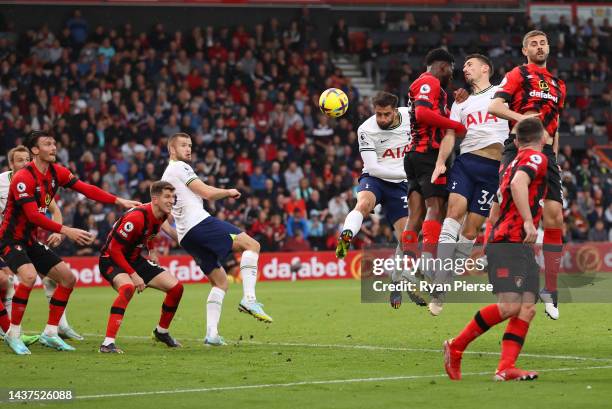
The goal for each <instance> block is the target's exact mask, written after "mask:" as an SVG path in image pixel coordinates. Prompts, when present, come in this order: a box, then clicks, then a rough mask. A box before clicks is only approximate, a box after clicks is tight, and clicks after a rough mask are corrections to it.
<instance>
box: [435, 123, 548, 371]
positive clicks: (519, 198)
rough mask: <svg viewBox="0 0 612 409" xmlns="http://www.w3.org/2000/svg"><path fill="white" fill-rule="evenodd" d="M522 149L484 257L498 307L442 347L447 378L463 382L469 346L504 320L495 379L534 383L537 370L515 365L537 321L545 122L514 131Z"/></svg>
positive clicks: (506, 180) (506, 177)
mask: <svg viewBox="0 0 612 409" xmlns="http://www.w3.org/2000/svg"><path fill="white" fill-rule="evenodd" d="M516 135H517V136H516V138H515V141H513V143H516V141H518V150H517V155H516V157H515V159H514V160H513V161H512V162H510V164H509V165H508V166H507V167H506V169H505V171H504V173H503V175H502V180H501V183H500V186H499V193H498V195H499V198H498V200H499V206H500V217H499V218H498V220H497V222H496V224H495V226H493V228H492V231H491V236H490V237H489V243H488V245H487V247H486V254H487V258H488V262H489V281H490V283H491V284H492V285H493V292H494V293H495V294H496V295H497V303H496V304H491V305H488V306H486V307H484V308H482V309H481V310H480V311H478V312H477V313H476V315H475V316H474V318H473V319H472V320H471V321H470V322H469V323H468V325H467V326H466V327H465V328H464V329H463V331H461V333H460V334H459V335H458V336H457V337H455V338H454V339H450V340H447V341H445V342H444V367H445V369H446V373H447V374H448V376H449V378H451V379H453V380H459V379H461V357H462V355H463V351H465V349H466V348H467V346H468V345H469V344H470V343H471V342H472V341H473V340H475V339H476V338H477V337H479V336H480V335H482V334H483V333H485V332H486V331H487V330H488V329H489V328H491V327H492V326H494V325H497V324H499V323H501V322H503V321H505V320H509V321H508V326H507V327H506V331H505V333H504V335H503V337H502V342H501V358H500V361H499V365H498V366H497V371H496V373H495V377H494V379H495V380H498V381H508V380H512V379H517V380H532V379H536V378H537V377H538V373H537V372H534V371H525V370H522V369H519V368H517V367H516V366H515V363H516V360H517V358H518V355H519V353H520V352H521V348H522V346H523V343H524V342H525V338H526V337H527V332H528V330H529V324H530V323H531V321H532V320H533V317H534V316H535V313H536V310H535V302H536V298H537V296H538V288H539V283H540V281H539V271H540V267H539V266H538V264H537V262H536V260H535V253H534V251H533V248H532V247H531V244H533V243H535V240H536V237H537V230H536V226H537V225H538V223H539V221H540V218H541V216H542V207H541V205H540V201H541V200H542V199H543V198H544V197H545V195H546V190H547V182H546V174H547V166H548V158H547V157H546V155H545V154H543V153H542V147H543V146H544V144H545V143H546V133H545V131H544V126H543V125H542V122H541V121H540V120H539V119H537V118H528V119H525V120H523V121H521V122H519V123H518V125H517V126H516Z"/></svg>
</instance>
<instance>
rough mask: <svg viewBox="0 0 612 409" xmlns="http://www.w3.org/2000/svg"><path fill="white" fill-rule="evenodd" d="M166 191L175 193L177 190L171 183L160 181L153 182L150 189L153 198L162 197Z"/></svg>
mask: <svg viewBox="0 0 612 409" xmlns="http://www.w3.org/2000/svg"><path fill="white" fill-rule="evenodd" d="M164 190H169V191H171V192H174V191H175V190H176V189H175V188H174V186H172V184H171V183H169V182H166V181H165V180H158V181H157V182H153V184H152V185H151V188H150V193H151V197H153V196H155V197H159V196H161V194H162V193H163V192H164Z"/></svg>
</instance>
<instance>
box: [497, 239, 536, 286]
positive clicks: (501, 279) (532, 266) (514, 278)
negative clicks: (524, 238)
mask: <svg viewBox="0 0 612 409" xmlns="http://www.w3.org/2000/svg"><path fill="white" fill-rule="evenodd" d="M485 253H486V255H487V262H488V270H489V282H490V283H491V284H493V293H506V292H509V293H521V294H522V293H524V292H530V293H533V294H536V295H537V294H538V293H539V291H540V266H539V265H538V263H537V262H536V260H535V253H534V252H533V247H531V246H530V245H526V244H522V243H489V244H488V245H487V247H486V249H485Z"/></svg>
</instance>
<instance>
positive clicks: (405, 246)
mask: <svg viewBox="0 0 612 409" xmlns="http://www.w3.org/2000/svg"><path fill="white" fill-rule="evenodd" d="M418 241H419V233H417V232H415V231H414V230H404V231H403V232H402V250H404V251H409V252H412V253H415V254H414V256H415V257H416V249H417V242H418Z"/></svg>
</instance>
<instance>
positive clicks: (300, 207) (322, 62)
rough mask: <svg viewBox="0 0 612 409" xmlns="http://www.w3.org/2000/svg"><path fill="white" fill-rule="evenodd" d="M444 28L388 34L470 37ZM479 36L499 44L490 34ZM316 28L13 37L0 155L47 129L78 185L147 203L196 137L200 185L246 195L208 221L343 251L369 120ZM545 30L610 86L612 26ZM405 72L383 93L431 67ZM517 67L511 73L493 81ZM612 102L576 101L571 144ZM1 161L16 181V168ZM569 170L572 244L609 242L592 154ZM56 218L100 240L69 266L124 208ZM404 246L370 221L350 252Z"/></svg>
mask: <svg viewBox="0 0 612 409" xmlns="http://www.w3.org/2000/svg"><path fill="white" fill-rule="evenodd" d="M381 16H384V15H383V14H381ZM420 17H421V16H420ZM422 17H425V15H423V16H422ZM435 19H436V16H435V15H433V16H431V21H426V20H423V21H421V22H419V20H415V16H414V15H411V14H410V13H408V14H406V16H405V18H404V19H403V20H401V21H399V22H395V23H393V24H394V25H393V26H391V25H390V23H385V22H384V21H382V22H381V23H380V24H381V26H380V27H378V28H385V29H391V28H392V29H397V30H405V31H410V30H415V31H423V30H424V29H426V28H427V29H430V30H440V31H442V30H444V31H448V30H454V29H456V28H457V27H459V26H462V24H463V23H462V21H461V20H462V19H463V17H462V16H461V15H460V14H458V15H456V16H455V17H454V18H453V19H451V20H450V21H448V22H446V23H444V24H443V23H442V22H440V18H439V17H437V22H436V21H434V20H435ZM527 21H528V22H527V25H526V26H525V27H523V26H520V25H519V23H518V22H516V21H515V22H514V23H513V24H514V26H513V27H510V26H508V25H506V26H504V27H502V28H501V29H503V30H505V31H506V32H512V33H518V34H519V35H520V33H522V32H523V31H524V30H526V29H528V28H529V27H530V26H529V25H530V24H532V23H531V22H529V20H527ZM540 23H542V22H540ZM385 24H387V25H385ZM476 24H478V25H480V26H482V27H486V28H487V29H488V30H492V28H490V27H489V26H488V25H487V23H486V21H485V22H482V21H478V22H477V23H476ZM537 25H538V24H536V26H537ZM313 27H314V23H313V22H312V20H311V19H310V18H309V15H308V13H307V11H306V12H304V11H302V14H300V16H299V18H296V19H295V20H293V21H292V22H291V23H290V24H289V25H288V26H286V27H282V26H281V24H280V23H279V21H278V20H277V19H274V18H272V19H270V20H269V21H268V22H266V23H265V24H256V25H254V27H252V30H251V29H250V28H249V29H247V28H245V27H244V26H238V27H211V26H207V27H193V28H191V29H189V30H186V31H184V32H182V31H176V32H169V31H168V30H166V29H165V27H164V25H163V24H161V23H157V24H155V26H154V27H153V28H152V29H151V31H150V32H136V31H135V30H134V29H133V27H132V25H130V24H126V25H124V26H122V27H111V26H96V27H92V26H90V24H89V23H88V22H87V20H86V19H84V18H83V16H82V15H81V13H80V11H79V10H75V11H74V13H73V14H72V16H71V17H70V18H69V19H68V20H67V21H66V24H65V26H64V28H63V29H62V30H61V31H59V32H52V31H51V30H50V29H49V28H48V27H47V26H42V27H37V28H36V30H34V29H32V30H28V31H26V32H24V33H16V32H15V31H14V30H12V29H11V28H10V24H9V27H8V28H5V29H4V31H3V32H2V33H0V135H2V138H1V140H0V155H4V153H5V152H6V151H8V149H10V148H11V147H13V146H14V145H16V144H18V143H20V142H21V141H22V138H23V136H24V135H25V134H27V132H29V131H30V130H31V129H46V130H49V131H52V132H53V134H54V135H55V136H56V137H57V140H58V160H59V161H61V162H62V163H64V164H67V165H68V167H69V168H70V169H72V170H73V172H74V173H76V174H78V175H79V177H80V178H81V179H83V180H86V181H87V182H89V183H93V184H95V185H98V186H100V187H102V188H103V189H105V190H107V191H109V192H113V193H117V194H119V195H121V196H123V197H130V198H134V199H136V200H140V201H143V202H144V201H148V200H149V197H148V188H149V186H150V184H151V183H152V182H153V181H155V180H158V179H159V178H160V176H161V174H162V172H163V170H164V169H165V166H166V164H167V160H168V153H167V150H166V148H165V139H167V137H168V136H170V135H172V134H174V133H176V132H179V131H183V132H187V133H189V134H190V135H192V137H193V138H192V139H193V163H194V169H195V170H196V172H197V173H198V175H199V176H200V177H202V178H203V179H204V180H205V181H206V183H209V184H212V185H215V186H219V187H234V188H237V189H239V190H240V191H242V192H243V194H244V196H243V199H239V200H237V201H236V200H233V199H228V200H225V201H223V202H219V203H210V204H209V211H211V213H212V214H215V215H216V216H217V217H219V218H221V219H225V220H228V221H230V222H232V223H234V224H236V225H237V226H239V227H240V228H242V229H244V230H246V231H247V232H249V234H251V235H252V236H253V237H254V238H256V239H257V240H259V241H260V243H261V245H262V250H263V251H277V250H286V251H298V250H309V249H329V250H332V249H334V248H335V246H336V240H337V236H338V229H339V227H340V223H342V221H343V220H344V218H345V216H346V215H347V213H348V212H349V210H350V209H351V208H352V206H353V204H354V201H355V197H356V190H355V189H356V186H357V178H358V176H359V174H360V171H361V161H360V157H359V152H358V150H357V142H356V134H355V131H356V129H357V127H358V125H359V124H360V123H361V122H363V121H364V120H365V119H366V118H368V117H369V116H370V115H372V110H371V107H370V103H369V100H368V99H367V98H360V96H359V91H358V89H357V88H355V87H354V86H353V85H352V84H351V81H350V78H347V77H345V76H343V74H342V71H341V70H340V69H338V68H337V67H335V66H334V65H333V63H332V61H331V58H330V53H329V52H328V47H324V46H322V45H321V44H319V43H318V42H317V40H315V39H314V38H313V36H312V33H313ZM453 27H454V28H453ZM482 27H481V28H482ZM373 28H374V27H373ZM542 28H544V29H545V30H546V29H548V28H549V27H548V26H547V27H542ZM499 29H500V28H498V29H497V30H499ZM550 29H555V30H557V31H563V32H566V35H565V36H564V43H562V44H559V43H557V44H556V45H555V46H554V47H553V51H551V53H554V54H556V55H561V54H563V55H567V56H568V57H572V58H576V59H577V62H576V64H577V65H576V66H575V67H574V66H572V67H571V68H572V69H571V70H570V71H567V72H560V75H561V77H565V78H574V77H576V78H579V79H580V81H581V82H584V83H604V84H608V81H609V68H608V62H607V59H606V57H605V56H606V55H607V54H606V50H607V49H606V47H607V44H608V42H609V39H608V36H609V35H610V27H609V25H608V24H607V23H606V24H605V25H604V26H603V27H597V26H594V25H593V24H591V23H589V22H587V24H586V25H584V26H575V25H572V24H570V23H563V22H562V24H560V25H559V26H558V27H552V25H551V27H550ZM508 30H510V31H508ZM603 38H605V39H606V41H602V39H603ZM349 42H350V41H349V36H348V29H347V27H346V23H345V22H344V21H343V20H340V21H339V22H338V24H337V26H336V27H334V28H333V30H332V32H331V36H330V44H331V49H332V50H334V51H335V52H349V51H352V52H356V51H354V50H353V49H352V48H351V47H350V44H349ZM441 45H442V46H447V47H448V48H449V50H450V51H452V52H454V53H457V54H458V55H462V54H465V52H466V51H472V49H470V50H464V49H455V48H453V46H452V43H451V44H446V42H445V41H443V42H442V44H441ZM418 47H419V45H418V44H411V41H409V42H408V45H407V46H405V47H404V48H403V49H402V50H399V51H401V52H406V53H412V54H414V55H418V54H424V53H425V52H426V51H427V50H425V49H419V50H417V48H418ZM393 51H394V52H395V51H398V50H393ZM481 51H483V52H486V53H488V54H489V55H491V56H492V57H494V58H496V57H499V56H500V55H502V54H505V53H509V54H511V55H514V56H518V55H520V49H519V48H517V47H516V46H512V45H509V44H507V43H500V44H491V47H490V48H488V49H486V50H481ZM358 52H359V53H360V58H361V61H362V63H363V66H364V67H370V66H374V64H368V63H369V62H373V63H375V62H376V61H377V60H378V59H379V58H380V56H381V55H384V54H385V53H390V52H391V50H390V49H388V45H385V44H384V42H383V43H382V44H374V43H373V42H372V41H367V44H366V47H365V48H363V49H362V50H360V51H358ZM575 53H577V54H575ZM583 60H584V61H587V62H586V65H584V64H583V63H582V62H581V61H583ZM581 64H583V65H584V67H583V66H582V65H581ZM400 67H401V70H400V72H399V73H398V72H397V71H389V73H388V75H387V81H386V84H387V88H388V90H390V91H393V92H396V93H400V94H401V95H405V94H406V91H407V85H408V84H409V83H410V81H411V80H413V79H414V78H415V77H416V76H418V74H419V73H420V72H421V69H422V68H421V67H420V66H419V67H417V66H411V65H409V64H404V65H400ZM585 67H586V68H585ZM509 68H511V67H509V66H500V67H499V68H498V72H497V75H499V76H502V75H503V74H504V72H505V71H506V70H508V69H509ZM459 69H460V67H458V70H459ZM457 76H460V71H457V74H456V77H457ZM498 79H499V78H498ZM493 82H494V83H495V80H494V81H493ZM328 87H337V88H342V89H344V90H345V91H346V93H347V95H348V96H349V101H350V105H349V111H348V113H347V114H346V115H345V116H344V117H343V118H341V119H340V120H337V121H332V120H330V119H328V118H327V117H325V116H324V115H322V114H320V113H319V111H318V109H317V104H316V98H317V97H318V93H319V92H320V91H321V90H323V89H325V88H328ZM611 96H612V94H611V90H610V87H609V86H606V87H605V89H604V90H603V92H601V93H599V95H596V96H593V95H591V94H590V93H589V88H588V87H585V88H584V90H583V92H582V94H581V95H580V96H577V97H575V98H570V99H569V100H568V107H569V108H571V109H569V110H568V111H569V113H566V114H564V117H563V121H562V124H561V127H562V130H563V132H567V133H569V134H570V135H571V134H579V133H582V134H588V135H590V134H595V133H597V132H600V133H606V132H607V133H608V134H609V133H610V130H611V127H610V118H609V115H610V102H611V100H612V99H611V98H612V97H611ZM601 108H603V110H599V111H596V109H601ZM594 112H604V113H605V114H606V115H608V116H607V117H606V118H602V117H599V116H594ZM572 115H573V116H572ZM606 125H607V128H606ZM562 141H563V139H562ZM0 159H2V169H3V170H6V169H7V168H8V167H7V162H6V158H5V157H3V158H0ZM560 164H561V166H562V168H563V171H564V173H563V179H564V184H565V186H564V189H565V192H566V196H565V197H566V203H565V211H566V222H567V229H566V231H567V232H566V240H567V241H584V240H597V241H604V240H612V188H611V185H612V177H611V175H610V169H609V168H607V167H606V166H605V165H604V164H601V163H599V161H598V158H597V157H596V155H594V154H593V152H592V150H591V149H587V150H586V151H584V152H575V151H574V150H572V148H571V147H570V146H566V147H563V148H562V152H561V155H560ZM58 203H59V205H60V207H61V209H62V212H63V214H64V218H65V220H66V223H67V224H68V225H73V226H74V227H78V228H83V229H87V230H89V231H91V232H94V233H97V240H96V242H95V243H94V244H93V245H92V246H87V247H77V248H75V247H73V246H74V245H73V244H72V243H70V242H69V241H67V240H65V241H64V243H63V244H62V247H61V248H60V249H59V251H58V253H59V254H62V255H75V254H76V255H88V254H95V253H96V252H97V250H98V249H99V248H100V247H101V245H102V244H103V240H104V238H105V236H106V234H107V233H108V232H109V230H110V229H111V226H112V224H113V222H114V221H115V219H116V218H117V213H116V209H114V208H105V207H104V206H103V205H101V204H93V203H91V202H87V201H84V200H79V198H78V197H77V196H76V194H75V193H73V192H70V191H63V193H62V194H61V196H60V197H59V198H58ZM394 240H395V239H394V237H393V234H392V232H391V229H390V228H389V227H388V226H387V225H386V223H385V222H384V218H378V217H373V218H371V220H369V221H367V222H366V223H365V224H364V226H363V230H362V233H361V234H360V235H359V236H358V238H357V239H356V240H355V241H354V244H355V245H356V246H360V245H362V244H363V243H369V242H374V243H389V242H393V241H394ZM156 246H157V247H158V250H159V252H160V253H161V254H167V253H168V252H169V251H171V250H174V249H176V248H177V244H176V243H173V242H172V241H171V240H170V239H169V238H168V237H165V236H160V237H158V238H157V240H156Z"/></svg>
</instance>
